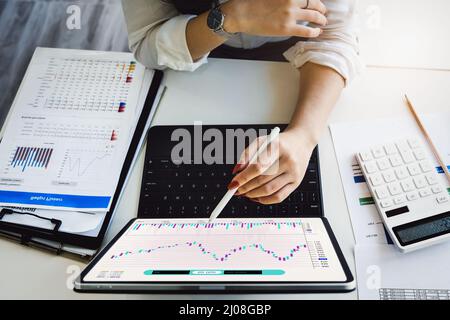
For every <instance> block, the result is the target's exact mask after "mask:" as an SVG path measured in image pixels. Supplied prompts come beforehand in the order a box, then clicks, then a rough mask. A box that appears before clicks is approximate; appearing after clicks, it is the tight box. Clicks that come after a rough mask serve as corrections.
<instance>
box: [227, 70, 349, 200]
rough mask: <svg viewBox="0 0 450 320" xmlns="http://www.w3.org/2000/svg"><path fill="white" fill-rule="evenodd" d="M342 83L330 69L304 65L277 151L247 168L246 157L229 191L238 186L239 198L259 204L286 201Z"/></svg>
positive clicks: (301, 178)
mask: <svg viewBox="0 0 450 320" xmlns="http://www.w3.org/2000/svg"><path fill="white" fill-rule="evenodd" d="M344 83H345V82H344V79H343V78H342V76H341V75H340V74H338V73H337V72H336V71H334V70H333V69H330V68H328V67H324V66H321V65H317V64H314V63H307V64H305V65H304V66H303V67H302V68H301V77H300V88H301V90H300V95H299V99H298V103H297V108H296V110H295V112H294V115H293V116H292V119H291V122H290V124H289V126H288V128H287V129H286V130H285V131H284V132H283V133H281V134H280V138H279V141H278V148H277V150H276V152H273V153H272V154H271V155H270V156H273V157H272V158H271V159H269V158H268V159H264V160H263V161H259V163H257V164H253V165H252V164H250V165H248V166H247V167H246V165H247V161H246V160H245V159H250V157H251V155H250V154H247V155H245V157H244V160H243V162H244V167H245V170H244V171H242V172H241V173H240V174H238V175H237V176H236V177H235V178H234V180H233V182H232V183H234V184H233V185H231V186H230V188H235V187H237V186H238V185H239V186H240V187H239V189H238V193H237V194H238V195H245V196H246V197H248V198H249V199H251V200H254V201H257V202H260V203H262V204H273V203H278V202H281V201H283V200H284V199H285V198H287V197H288V196H289V194H290V193H291V192H293V191H294V190H295V189H296V188H297V187H298V186H299V185H300V183H301V181H302V180H303V177H304V174H305V170H306V168H307V166H308V162H309V159H310V157H311V154H312V151H313V149H314V148H315V146H316V145H317V143H318V142H319V138H320V136H321V134H322V132H323V130H324V128H325V127H326V124H327V120H328V116H329V114H330V112H331V111H332V109H333V106H334V105H335V104H336V101H337V100H338V98H339V96H340V93H341V91H342V89H343V88H344ZM256 143H260V141H258V142H256ZM252 151H253V150H252ZM237 171H239V168H238V169H237Z"/></svg>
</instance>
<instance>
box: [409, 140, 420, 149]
mask: <svg viewBox="0 0 450 320" xmlns="http://www.w3.org/2000/svg"><path fill="white" fill-rule="evenodd" d="M408 144H409V146H410V147H411V149H417V148H419V147H420V143H419V141H418V140H417V139H409V140H408Z"/></svg>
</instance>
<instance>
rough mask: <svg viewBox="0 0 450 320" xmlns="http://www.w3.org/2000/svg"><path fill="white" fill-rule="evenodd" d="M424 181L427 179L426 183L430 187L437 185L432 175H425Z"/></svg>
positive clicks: (434, 176)
mask: <svg viewBox="0 0 450 320" xmlns="http://www.w3.org/2000/svg"><path fill="white" fill-rule="evenodd" d="M425 179H427V182H428V184H429V185H430V186H432V185H435V184H437V183H438V181H437V179H436V175H434V174H430V173H429V174H426V175H425Z"/></svg>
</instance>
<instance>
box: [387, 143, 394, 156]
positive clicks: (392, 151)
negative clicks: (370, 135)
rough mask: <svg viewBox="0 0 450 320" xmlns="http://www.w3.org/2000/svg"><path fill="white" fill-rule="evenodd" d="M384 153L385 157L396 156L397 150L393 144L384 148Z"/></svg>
mask: <svg viewBox="0 0 450 320" xmlns="http://www.w3.org/2000/svg"><path fill="white" fill-rule="evenodd" d="M384 151H385V152H386V154H387V155H391V154H396V153H397V148H396V147H395V145H394V144H392V143H390V144H387V145H385V146H384Z"/></svg>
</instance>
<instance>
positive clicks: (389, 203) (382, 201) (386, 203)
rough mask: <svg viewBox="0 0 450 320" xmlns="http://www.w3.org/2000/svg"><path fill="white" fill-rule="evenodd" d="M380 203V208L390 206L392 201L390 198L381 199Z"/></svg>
mask: <svg viewBox="0 0 450 320" xmlns="http://www.w3.org/2000/svg"><path fill="white" fill-rule="evenodd" d="M380 205H381V207H382V208H389V207H390V206H392V201H391V200H390V199H386V200H381V201H380Z"/></svg>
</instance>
